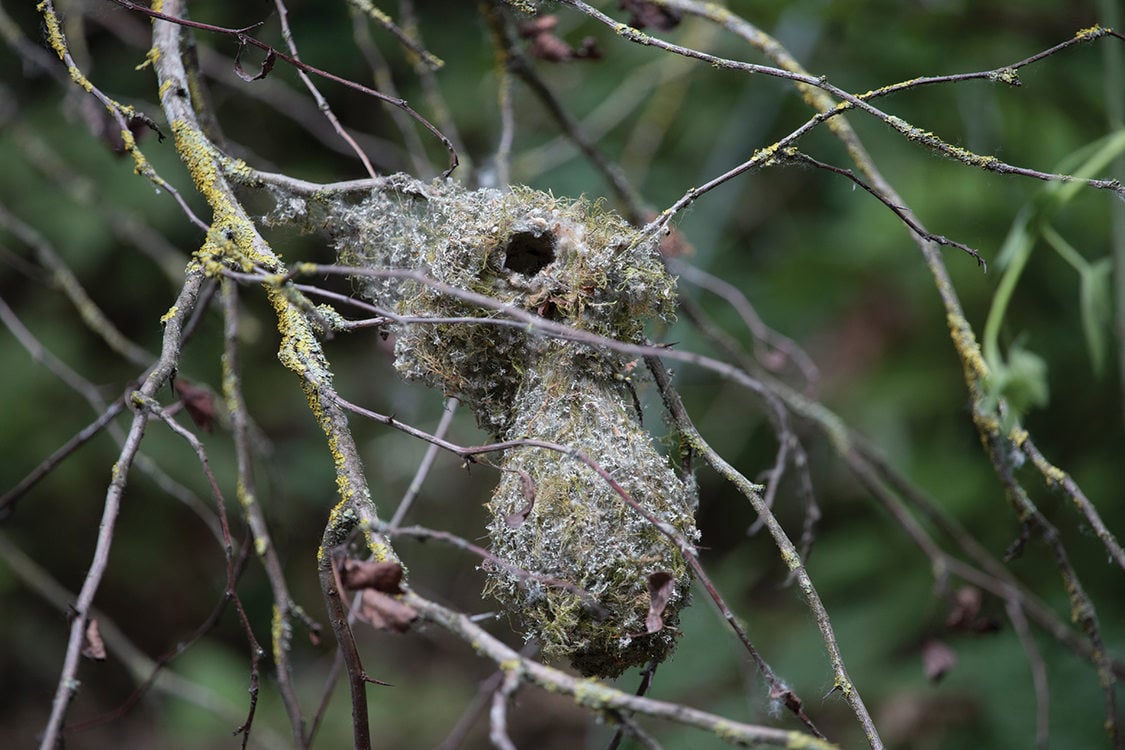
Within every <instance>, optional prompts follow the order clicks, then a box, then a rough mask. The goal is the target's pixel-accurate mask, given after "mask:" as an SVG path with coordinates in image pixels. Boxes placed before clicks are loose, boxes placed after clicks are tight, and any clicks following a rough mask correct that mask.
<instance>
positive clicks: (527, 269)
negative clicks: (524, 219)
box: [504, 232, 555, 276]
mask: <svg viewBox="0 0 1125 750" xmlns="http://www.w3.org/2000/svg"><path fill="white" fill-rule="evenodd" d="M554 259H555V237H554V235H553V234H551V233H550V232H543V233H541V234H536V233H534V232H516V233H515V234H513V235H512V236H511V237H509V238H508V245H507V247H506V248H505V249H504V268H507V269H508V270H509V271H515V272H516V273H522V274H523V275H524V276H534V275H535V274H537V273H539V272H540V271H542V270H543V269H544V268H546V267H547V266H548V265H550V263H551V262H552V261H554Z"/></svg>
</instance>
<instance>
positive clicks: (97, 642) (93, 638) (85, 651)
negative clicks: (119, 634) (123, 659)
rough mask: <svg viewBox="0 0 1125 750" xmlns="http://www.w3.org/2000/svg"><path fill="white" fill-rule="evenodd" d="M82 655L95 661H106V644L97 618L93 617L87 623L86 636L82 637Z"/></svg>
mask: <svg viewBox="0 0 1125 750" xmlns="http://www.w3.org/2000/svg"><path fill="white" fill-rule="evenodd" d="M82 655H83V656H85V657H86V658H87V659H93V660H94V661H105V642H104V641H102V634H101V631H100V630H99V628H98V618H96V617H91V618H90V621H89V622H88V623H86V634H85V635H84V636H83V637H82Z"/></svg>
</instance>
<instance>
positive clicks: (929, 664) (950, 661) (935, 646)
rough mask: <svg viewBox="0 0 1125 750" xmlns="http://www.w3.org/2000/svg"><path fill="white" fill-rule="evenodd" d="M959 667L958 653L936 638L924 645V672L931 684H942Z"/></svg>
mask: <svg viewBox="0 0 1125 750" xmlns="http://www.w3.org/2000/svg"><path fill="white" fill-rule="evenodd" d="M955 666H957V652H956V651H954V650H953V649H952V648H950V647H949V646H948V645H946V644H945V643H944V642H942V641H939V640H937V639H936V638H930V639H928V640H927V641H926V642H925V643H923V644H922V672H923V674H925V675H926V679H927V680H929V681H930V682H940V681H941V678H942V677H945V675H946V674H948V673H949V671H950V670H951V669H953V668H954V667H955Z"/></svg>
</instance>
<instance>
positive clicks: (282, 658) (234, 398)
mask: <svg viewBox="0 0 1125 750" xmlns="http://www.w3.org/2000/svg"><path fill="white" fill-rule="evenodd" d="M222 301H223V318H224V321H225V324H224V327H223V339H224V347H223V396H224V398H225V400H226V405H227V411H228V412H229V413H230V421H231V432H232V434H233V437H234V450H235V457H236V460H237V462H238V501H239V504H240V505H241V506H242V512H243V514H244V515H245V516H246V522H247V525H248V526H249V528H250V532H251V534H252V535H253V543H254V549H255V551H256V552H257V554H258V557H259V558H260V559H261V561H262V567H264V568H265V571H266V577H267V578H268V579H269V583H270V589H271V591H272V592H273V599H274V623H273V627H272V628H271V629H270V630H271V633H272V640H273V660H274V664H275V665H276V667H277V682H278V687H279V688H280V692H281V698H282V702H283V703H284V705H285V712H286V714H287V715H288V716H289V723H290V727H291V730H292V733H293V743H294V747H297V748H305V747H307V746H308V745H307V744H306V741H305V722H304V715H303V714H302V712H301V704H300V700H299V699H298V697H297V690H296V687H295V686H294V684H293V665H292V663H291V661H290V658H289V649H290V639H291V636H292V630H293V623H292V619H291V617H292V612H293V610H294V608H295V607H296V605H295V603H294V601H293V597H292V595H291V594H290V593H289V586H288V584H287V583H286V581H285V573H284V571H283V570H282V567H281V560H280V559H278V555H277V549H276V547H275V546H274V543H273V540H272V538H271V537H270V531H269V525H268V524H267V523H266V518H265V513H264V512H263V511H262V506H261V505H260V504H259V503H258V493H257V488H256V483H255V481H254V467H253V458H252V455H251V449H250V427H249V409H248V407H247V405H246V400H245V399H244V398H243V394H242V373H241V367H240V363H239V360H240V345H239V310H238V287H237V286H236V285H235V284H233V283H232V282H230V281H226V280H223V282H222Z"/></svg>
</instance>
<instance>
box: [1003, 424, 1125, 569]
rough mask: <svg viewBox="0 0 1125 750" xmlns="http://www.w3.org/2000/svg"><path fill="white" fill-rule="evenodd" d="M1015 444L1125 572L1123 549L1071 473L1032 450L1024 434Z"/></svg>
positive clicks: (1032, 445) (1034, 449)
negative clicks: (1067, 499)
mask: <svg viewBox="0 0 1125 750" xmlns="http://www.w3.org/2000/svg"><path fill="white" fill-rule="evenodd" d="M1015 443H1016V445H1017V446H1019V449H1020V450H1021V451H1023V453H1024V455H1026V456H1027V457H1028V458H1030V459H1031V463H1032V465H1033V466H1035V468H1036V469H1038V470H1039V473H1040V474H1042V475H1043V479H1044V481H1045V482H1046V484H1047V486H1048V487H1057V488H1058V489H1061V490H1062V491H1063V493H1065V494H1066V496H1067V497H1068V498H1070V501H1071V503H1073V504H1074V507H1076V508H1077V509H1078V511H1079V512H1080V513H1081V514H1082V515H1083V517H1084V518H1085V519H1086V522H1087V523H1088V524H1090V527H1091V528H1093V530H1094V533H1095V534H1096V535H1097V537H1098V539H1100V540H1101V543H1102V545H1103V546H1105V549H1106V552H1108V553H1109V557H1110V559H1111V560H1113V561H1114V562H1116V563H1117V565H1118V567H1120V568H1121V569H1122V570H1125V550H1122V549H1121V545H1120V544H1119V543H1118V541H1117V537H1115V536H1114V535H1113V532H1112V531H1110V530H1109V529H1108V528H1107V527H1106V525H1105V522H1104V521H1102V518H1101V516H1100V515H1098V509H1097V508H1095V507H1094V504H1093V503H1091V502H1090V500H1089V499H1088V498H1087V497H1086V493H1084V492H1083V491H1082V488H1081V487H1079V486H1078V483H1077V482H1075V481H1074V479H1073V478H1072V477H1071V476H1070V474H1067V473H1066V472H1065V471H1063V470H1062V469H1060V468H1059V467H1057V466H1055V465H1054V464H1052V463H1051V462H1050V461H1048V460H1047V459H1046V457H1044V456H1043V454H1042V453H1040V452H1039V449H1038V448H1036V447H1035V443H1034V442H1032V440H1031V437H1030V436H1029V435H1027V433H1026V432H1022V433H1021V434H1020V436H1018V437H1017V438H1016V439H1015Z"/></svg>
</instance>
